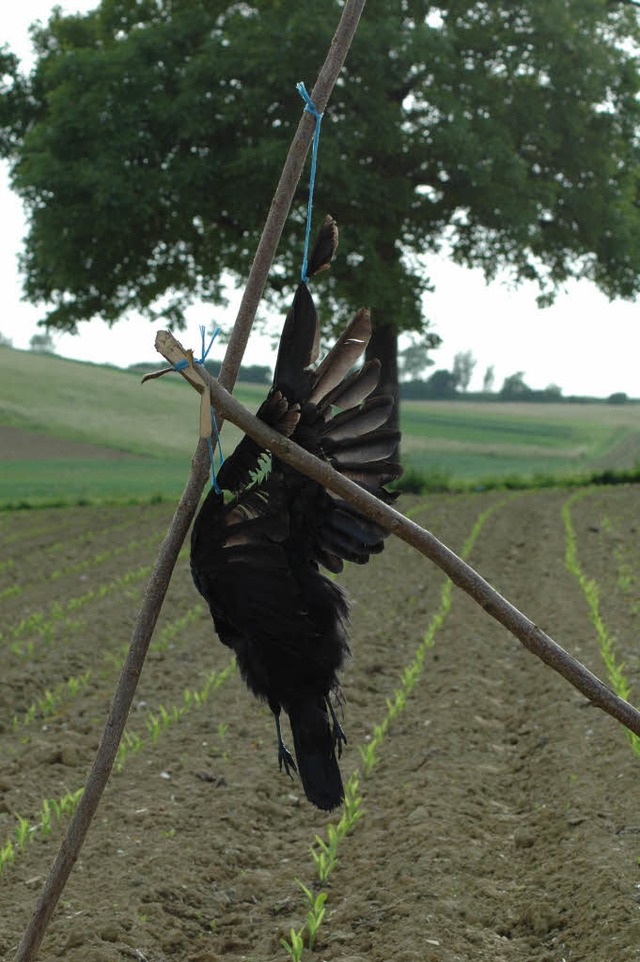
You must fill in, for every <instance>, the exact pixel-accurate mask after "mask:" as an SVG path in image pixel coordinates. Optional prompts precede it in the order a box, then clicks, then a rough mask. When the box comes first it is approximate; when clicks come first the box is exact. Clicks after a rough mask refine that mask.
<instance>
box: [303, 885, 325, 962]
mask: <svg viewBox="0 0 640 962" xmlns="http://www.w3.org/2000/svg"><path fill="white" fill-rule="evenodd" d="M296 882H297V883H298V885H299V886H300V888H301V889H302V891H303V892H304V894H305V896H306V899H307V902H308V905H309V911H308V913H307V921H306V922H305V924H304V927H303V929H300V934H302V933H303V931H305V930H306V933H307V945H308V946H309V948H310V949H313V947H314V945H315V941H316V936H317V934H318V929H319V928H320V925H321V924H322V920H323V918H324V914H325V911H326V910H325V907H324V903H325V902H326V901H327V893H326V892H318V894H317V895H314V894H313V892H312V891H311V889H309V888H307V886H306V885H304V884H303V883H302V882H301V881H300V879H296Z"/></svg>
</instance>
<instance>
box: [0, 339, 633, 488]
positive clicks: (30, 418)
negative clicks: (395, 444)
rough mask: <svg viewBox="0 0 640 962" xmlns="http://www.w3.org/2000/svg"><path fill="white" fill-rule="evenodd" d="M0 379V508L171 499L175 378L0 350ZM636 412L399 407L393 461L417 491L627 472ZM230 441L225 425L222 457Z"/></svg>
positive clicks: (187, 456)
mask: <svg viewBox="0 0 640 962" xmlns="http://www.w3.org/2000/svg"><path fill="white" fill-rule="evenodd" d="M0 379H1V381H2V384H3V391H2V394H1V395H0V427H2V428H4V430H3V431H2V432H1V435H0V456H1V457H2V459H3V462H4V468H5V470H4V472H3V478H2V479H1V480H0V506H2V505H4V506H8V505H13V506H15V505H17V504H25V505H38V504H51V503H78V502H79V501H85V500H86V501H90V502H96V501H100V500H138V499H139V500H152V499H156V500H164V499H172V498H175V497H176V496H177V495H179V493H180V491H181V490H182V487H183V485H184V483H185V481H186V478H187V474H188V470H189V464H190V460H191V457H192V454H193V451H194V449H195V446H196V442H197V431H198V402H197V398H196V396H195V394H194V392H193V391H192V390H191V389H190V388H189V386H188V385H187V384H186V383H185V382H184V381H183V380H182V378H180V377H179V376H175V377H166V378H163V379H162V380H161V381H152V382H150V383H147V384H145V385H144V386H143V385H141V383H140V376H139V374H137V373H134V372H131V371H127V370H122V369H120V368H116V367H113V366H110V365H97V364H93V363H89V362H82V361H73V360H68V359H65V358H60V357H57V356H55V355H49V354H39V353H34V352H30V351H18V350H15V349H13V348H8V347H2V348H0ZM40 385H42V386H43V387H40ZM267 390H268V387H267V386H266V385H264V386H262V385H256V384H243V383H239V384H238V385H237V388H236V391H235V396H236V397H237V398H238V399H239V400H240V401H241V402H242V403H244V404H245V405H246V406H247V407H248V408H249V409H250V410H253V411H255V410H256V408H257V407H258V405H259V404H260V402H261V401H262V400H263V398H264V396H265V395H266V392H267ZM639 415H640V405H638V404H636V403H633V402H629V403H627V404H619V405H615V404H607V403H606V402H604V401H603V402H602V403H597V402H590V403H579V402H570V401H566V402H553V403H537V402H526V401H523V402H513V401H505V402H501V401H486V402H479V401H465V400H463V399H459V400H437V401H436V400H434V401H408V400H405V401H403V402H402V406H401V427H402V431H403V442H402V461H403V464H404V465H405V470H406V471H407V473H408V474H409V475H410V476H411V478H412V479H413V480H415V479H416V478H417V479H418V480H419V482H420V479H422V481H423V482H424V486H425V487H441V488H455V487H473V486H474V485H475V486H482V485H487V484H489V483H500V482H501V481H502V482H506V481H507V480H510V481H513V480H514V479H518V481H519V483H522V484H526V483H531V484H532V485H535V484H536V483H538V482H539V480H540V478H541V477H544V478H545V479H546V480H547V482H548V481H549V479H551V480H552V481H553V480H557V482H558V483H566V481H567V480H568V479H576V478H580V477H585V478H586V477H588V476H589V475H591V474H593V473H594V472H602V471H608V470H616V471H621V470H629V469H633V468H635V467H636V466H637V465H638V464H639V463H640V416H639ZM17 431H21V432H25V433H24V436H23V438H22V440H21V441H19V440H18V437H17V434H16V432H17ZM239 438H240V433H239V432H238V430H237V429H236V428H235V427H234V426H233V425H231V424H228V425H226V426H225V428H224V431H223V433H222V447H223V450H224V451H227V452H228V451H230V450H233V448H234V447H235V445H236V444H237V442H238V440H239ZM83 445H84V446H85V447H82V446H83ZM114 452H115V453H116V455H117V456H114Z"/></svg>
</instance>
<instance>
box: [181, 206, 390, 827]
mask: <svg viewBox="0 0 640 962" xmlns="http://www.w3.org/2000/svg"><path fill="white" fill-rule="evenodd" d="M336 244H337V229H336V227H335V223H334V222H333V221H332V220H331V219H328V220H327V221H325V224H323V227H322V229H321V231H320V237H319V239H318V241H317V243H316V246H315V248H314V250H313V252H312V256H311V258H310V262H309V263H310V270H309V273H314V272H316V271H318V270H321V269H322V268H323V267H324V266H328V263H329V262H330V260H331V257H333V254H334V252H335V247H336ZM369 333H370V325H369V317H368V312H365V311H359V312H358V314H356V316H355V318H354V319H353V321H352V322H351V324H350V325H349V326H348V328H347V329H346V331H345V332H344V334H343V336H342V337H341V338H339V340H338V342H337V343H336V345H335V346H334V348H333V349H332V351H330V352H329V354H328V355H327V357H326V358H325V360H324V361H323V362H322V363H321V364H320V365H319V366H318V367H317V368H316V369H315V370H314V369H313V367H312V365H313V363H314V362H315V360H316V356H317V345H318V343H319V329H318V319H317V314H316V309H315V306H314V304H313V299H312V298H311V295H310V293H309V290H308V288H307V285H306V284H304V283H302V284H300V285H299V287H298V289H297V291H296V295H295V298H294V302H293V306H292V308H291V310H290V311H289V313H288V315H287V318H286V321H285V324H284V328H283V332H282V338H281V341H280V347H279V350H278V357H277V362H276V368H275V372H274V383H273V387H272V389H271V391H270V392H269V395H268V397H267V399H266V401H265V402H264V403H263V404H262V405H261V407H260V409H259V411H258V416H259V417H260V418H262V420H264V421H265V422H267V423H269V424H270V425H272V426H273V427H275V428H276V429H277V430H279V431H280V432H281V433H283V434H285V435H287V436H290V437H291V438H292V439H293V440H294V441H295V442H296V443H298V444H301V445H302V446H303V447H305V448H306V449H307V450H309V451H311V452H312V453H313V454H315V455H316V456H317V457H320V458H324V459H327V460H330V461H331V462H332V463H333V464H334V465H335V467H336V468H337V469H338V470H339V471H341V472H342V473H343V474H344V475H345V476H347V477H351V478H353V480H355V481H356V482H357V483H358V484H360V485H361V486H362V487H364V488H366V489H367V490H368V491H371V492H372V493H374V494H375V495H376V496H377V497H379V498H381V499H382V500H383V501H385V502H387V503H390V502H391V501H393V499H394V495H393V494H392V493H390V492H389V491H387V490H386V488H385V487H384V485H385V484H387V483H388V482H389V481H392V480H393V479H394V478H396V477H399V476H400V474H401V473H402V469H401V467H400V465H398V464H396V463H395V462H392V461H390V460H389V457H390V455H391V453H392V452H393V451H395V448H396V446H397V444H398V440H399V434H398V433H397V432H395V431H389V430H388V429H386V428H385V424H386V422H387V420H388V417H389V414H390V413H391V408H392V403H393V402H392V400H391V399H389V398H378V397H376V398H369V395H370V394H371V392H372V391H373V390H374V388H375V387H376V386H377V383H378V378H379V364H378V363H377V362H376V361H370V362H368V363H367V364H365V365H364V366H363V367H362V368H361V369H360V370H359V371H356V372H354V373H351V374H349V373H348V371H349V369H350V368H351V367H352V366H353V364H354V363H355V362H356V361H357V360H358V359H359V358H360V357H361V355H362V353H363V351H364V348H365V346H366V343H367V341H368V337H369ZM335 408H342V409H343V411H342V413H338V412H337V411H336V410H335ZM264 454H265V452H264V451H263V450H262V449H261V448H260V447H259V446H258V445H257V444H255V442H253V441H251V440H250V439H249V438H244V439H243V440H242V441H241V442H240V444H239V445H238V447H237V448H236V450H235V451H234V453H233V454H232V455H231V456H230V457H229V458H227V460H226V461H225V463H224V466H223V468H222V469H221V471H220V472H219V475H218V483H219V485H220V486H221V487H223V488H225V489H226V490H227V491H230V492H231V493H232V495H233V497H231V499H230V500H228V501H226V502H225V500H224V499H223V497H222V496H221V495H220V494H217V493H216V492H215V491H214V490H212V491H210V492H209V494H208V495H207V497H206V499H205V501H204V503H203V505H202V508H201V510H200V512H199V514H198V516H197V518H196V521H195V524H194V527H193V532H192V537H191V570H192V574H193V580H194V583H195V585H196V588H197V589H198V591H199V592H200V593H201V594H202V596H203V597H204V598H205V600H206V601H207V604H208V605H209V609H210V612H211V615H212V618H213V621H214V625H215V629H216V631H217V633H218V636H219V637H220V640H221V641H222V642H223V643H224V644H225V645H228V646H229V647H230V648H232V649H233V650H234V651H235V653H236V658H237V662H238V667H239V669H240V673H241V675H242V677H243V679H244V680H245V682H246V684H247V686H248V687H249V688H250V689H251V691H252V692H254V694H256V695H257V696H258V697H259V698H262V699H264V700H265V701H267V703H268V704H269V706H270V708H271V709H272V711H273V712H274V715H275V717H276V724H277V731H278V742H279V747H278V757H279V761H280V765H281V767H282V765H284V767H285V769H286V771H287V772H291V771H293V770H294V769H295V767H296V765H295V764H294V762H293V759H292V757H291V755H290V754H289V752H288V750H287V748H286V746H285V745H284V742H283V741H282V736H281V731H280V721H279V718H280V713H281V711H284V712H285V713H286V714H287V715H288V716H289V721H290V724H291V729H292V733H293V747H294V751H295V756H296V762H297V770H298V772H299V774H300V777H301V780H302V786H303V788H304V791H305V794H306V795H307V798H308V799H309V800H310V801H311V802H312V803H313V804H314V805H317V806H318V807H319V808H321V809H325V810H330V809H332V808H335V807H336V806H337V805H339V804H340V802H341V800H342V799H343V796H344V791H343V786H342V780H341V777H340V771H339V768H338V762H337V758H336V747H338V749H339V748H340V747H341V741H342V740H346V739H345V738H344V734H343V732H342V730H341V729H340V727H339V725H338V723H337V721H336V719H335V714H334V713H333V710H332V708H331V703H330V701H329V699H330V697H331V695H332V693H336V692H337V691H338V690H339V684H338V671H339V669H340V667H341V666H342V664H343V662H344V659H345V658H346V656H347V654H348V652H349V646H348V637H347V622H348V616H349V605H348V602H347V598H346V595H345V593H344V591H343V590H342V589H341V588H340V587H339V586H338V585H337V584H336V583H335V582H334V581H332V580H331V579H329V578H327V577H326V576H325V575H324V574H322V573H321V571H320V568H319V566H320V565H323V566H324V567H326V568H327V569H328V570H329V571H331V572H339V571H340V570H341V569H342V566H343V562H344V561H345V560H349V561H353V562H355V563H357V564H364V563H366V562H367V561H368V560H369V557H370V556H371V555H372V554H377V553H379V552H380V551H381V550H382V548H383V546H384V539H385V537H386V534H387V532H386V531H385V530H384V529H383V528H381V527H380V525H377V524H376V523H375V522H372V521H370V520H369V519H368V518H366V517H365V516H364V515H362V513H361V512H360V511H358V509H357V508H354V507H353V505H351V504H349V503H348V502H346V501H344V500H343V499H342V498H339V497H337V496H335V495H333V494H332V493H330V492H328V491H326V490H325V489H324V488H322V487H321V486H320V485H318V484H317V483H316V482H315V481H312V480H310V479H309V478H307V477H305V476H303V475H301V474H299V473H298V472H297V471H295V470H294V469H293V468H291V467H289V466H288V465H286V464H284V463H283V462H281V461H279V460H278V458H276V457H273V458H272V459H271V467H270V471H269V473H268V474H267V475H265V474H264V471H263V472H262V473H259V469H260V466H261V463H262V461H261V459H263V456H264Z"/></svg>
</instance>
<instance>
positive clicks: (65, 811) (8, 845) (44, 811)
mask: <svg viewBox="0 0 640 962" xmlns="http://www.w3.org/2000/svg"><path fill="white" fill-rule="evenodd" d="M83 792H84V786H83V787H82V788H78V789H77V790H76V791H75V792H67V793H66V794H65V795H63V796H62V797H61V798H58V799H56V798H45V799H43V801H42V804H41V806H40V811H39V813H38V816H37V818H36V821H34V822H30V821H29V819H27V818H22V816H20V815H17V816H16V825H15V828H14V831H13V835H12V836H11V837H10V838H8V839H7V840H6V841H5V842H4V844H2V845H0V875H2V873H3V872H4V871H5V869H7V868H8V867H9V866H10V865H12V864H13V863H14V862H15V861H16V859H17V858H18V856H19V855H21V854H22V853H23V852H24V851H25V850H26V849H27V848H28V846H29V845H30V844H31V842H32V841H33V840H34V839H35V838H38V837H40V838H44V837H46V836H47V835H49V834H50V833H51V830H52V828H53V826H54V824H56V823H57V822H60V821H62V819H63V818H64V816H66V815H72V814H73V813H74V812H75V810H76V808H77V807H78V802H79V801H80V798H81V797H82V793H83Z"/></svg>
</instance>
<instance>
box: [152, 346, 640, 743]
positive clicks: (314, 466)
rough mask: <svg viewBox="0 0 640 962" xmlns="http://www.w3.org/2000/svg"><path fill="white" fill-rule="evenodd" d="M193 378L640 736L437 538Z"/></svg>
mask: <svg viewBox="0 0 640 962" xmlns="http://www.w3.org/2000/svg"><path fill="white" fill-rule="evenodd" d="M156 347H157V349H158V350H159V351H160V353H161V354H163V355H164V356H165V357H166V358H167V359H169V360H171V361H172V363H174V362H175V361H177V360H180V358H181V357H183V356H184V349H183V348H182V346H181V345H180V343H179V342H178V341H176V339H175V338H174V337H173V336H172V335H171V334H169V333H168V332H166V331H160V332H159V333H158V335H157V337H156ZM193 374H194V377H192V378H191V379H190V378H189V375H188V373H185V377H186V378H187V380H190V383H191V384H192V386H194V387H195V388H196V389H198V384H197V382H196V380H195V378H197V379H198V380H199V379H200V376H202V379H203V380H204V382H205V383H206V385H207V386H208V388H209V389H210V391H211V397H212V399H213V401H214V403H215V405H216V407H217V408H219V409H220V411H222V413H223V414H224V415H225V417H227V418H228V419H229V420H230V421H232V422H233V423H234V424H235V425H237V427H239V428H241V429H242V430H243V431H244V432H245V434H248V435H250V437H252V438H253V439H254V441H257V442H258V444H260V445H262V446H263V447H265V448H268V449H269V450H270V451H273V452H274V453H275V454H276V455H277V456H278V457H279V458H281V459H282V460H283V461H286V462H287V464H291V465H292V466H293V467H294V468H297V470H298V471H301V472H302V473H303V474H306V475H308V476H309V477H310V478H313V479H314V480H315V481H317V482H318V483H319V484H321V485H323V487H325V488H330V489H331V490H332V491H335V493H336V494H339V495H341V496H342V497H343V498H345V499H346V500H348V501H349V502H350V503H351V504H354V505H355V506H356V507H358V508H359V509H360V510H361V511H362V512H363V514H366V515H367V517H369V518H372V519H373V520H374V521H377V522H378V523H379V524H381V525H382V526H383V527H384V528H386V529H387V530H388V531H390V532H391V533H392V534H394V535H396V536H397V537H398V538H401V539H402V540H403V541H406V543H407V544H409V545H411V546H412V547H413V548H416V549H417V550H418V551H419V552H420V553H421V554H423V555H425V556H426V557H427V558H430V560H431V561H433V562H434V563H435V564H437V565H438V567H439V568H441V569H442V570H443V571H444V572H445V574H447V575H448V576H449V578H450V579H451V580H452V581H453V582H454V584H456V585H457V586H458V587H459V588H462V590H463V591H465V592H466V593H467V594H468V595H470V596H471V597H472V598H473V600H474V601H476V602H477V603H478V604H479V605H480V606H481V608H483V609H484V610H485V611H486V612H487V614H488V615H491V617H492V618H494V619H495V620H496V621H498V622H499V623H500V624H501V625H503V626H504V627H505V628H507V629H508V631H510V632H511V634H512V635H515V637H516V638H517V639H518V640H519V641H521V642H522V644H523V645H524V646H525V648H527V649H528V650H529V651H530V652H532V654H534V655H536V656H537V657H538V658H540V659H541V660H542V661H543V662H544V663H545V664H547V665H549V667H550V668H553V669H554V671H557V672H558V673H559V674H560V675H562V677H563V678H565V679H566V680H567V681H568V682H569V683H570V684H571V685H573V687H574V688H577V689H578V691H579V692H581V693H582V694H583V695H585V696H586V697H587V698H588V699H589V701H591V702H592V703H593V704H594V705H596V706H597V707H598V708H601V709H602V710H603V711H605V712H607V714H609V715H611V716H612V717H613V718H615V719H617V721H619V722H621V724H623V725H624V726H625V727H626V728H628V729H629V731H632V732H634V733H635V734H636V735H640V712H639V711H638V710H637V709H636V708H634V707H633V705H631V704H629V702H627V701H625V700H624V699H623V698H620V697H619V696H618V695H616V694H615V693H614V692H612V691H611V689H610V688H608V687H607V686H606V685H605V684H604V683H603V682H602V681H601V680H600V679H599V678H598V677H597V676H596V675H594V674H593V673H592V672H590V671H589V670H588V668H586V667H585V666H584V665H583V664H582V663H581V662H579V661H578V660H577V659H576V658H574V657H573V656H572V655H570V654H569V653H568V652H567V651H565V649H564V648H562V647H561V646H560V645H559V644H558V643H557V642H555V641H554V640H553V638H551V637H550V636H549V635H547V634H546V633H545V632H544V631H542V629H541V628H538V626H537V625H535V624H534V623H533V622H532V621H531V620H530V619H529V618H527V617H526V615H524V614H523V613H522V612H521V611H519V610H518V609H517V608H516V607H514V605H512V604H511V602H510V601H508V600H507V599H506V598H504V597H503V596H502V595H501V594H500V593H499V592H498V591H496V589H495V588H493V587H492V586H491V585H490V584H489V583H488V582H487V581H485V579H484V578H483V577H482V576H481V575H479V574H478V572H477V571H475V570H474V569H473V568H472V567H471V566H470V565H468V564H467V563H466V562H465V561H463V560H462V559H461V558H459V557H458V556H457V555H456V554H455V553H454V552H453V551H451V549H450V548H447V546H446V545H444V544H443V543H442V542H441V541H439V540H438V539H437V538H436V537H435V535H433V534H431V532H429V531H427V530H425V529H424V528H421V527H420V525H418V524H416V523H415V522H413V521H410V520H409V519H408V518H405V517H404V515H402V514H400V513H399V512H398V511H396V510H395V509H394V508H392V507H390V506H389V505H386V504H384V503H383V502H382V501H379V500H378V498H376V497H374V496H373V495H372V494H369V492H368V491H365V490H364V489H363V488H361V487H359V486H358V485H357V484H355V483H354V482H353V481H350V480H349V479H348V478H345V477H344V476H343V475H341V474H339V473H338V472H337V471H335V470H334V469H333V468H332V467H331V465H330V464H328V463H327V462H326V461H320V460H318V458H316V457H314V456H313V455H312V454H310V453H309V452H308V451H305V450H304V448H301V447H299V446H298V445H297V444H295V443H294V442H293V441H291V440H290V439H289V438H285V437H283V436H282V435H281V434H279V433H278V432H277V431H274V430H273V428H270V427H269V426H268V425H266V424H264V422H262V421H259V420H258V418H256V417H255V416H254V415H253V414H250V413H249V411H247V409H246V408H245V407H243V406H242V405H241V404H240V403H239V402H238V401H236V400H235V398H233V397H232V396H231V395H230V394H228V393H227V391H225V390H224V388H222V387H221V386H220V385H219V384H218V383H216V380H215V378H212V377H211V376H210V375H209V373H208V372H207V371H205V370H204V369H203V368H201V367H199V366H197V367H196V369H195V371H194V372H193Z"/></svg>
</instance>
